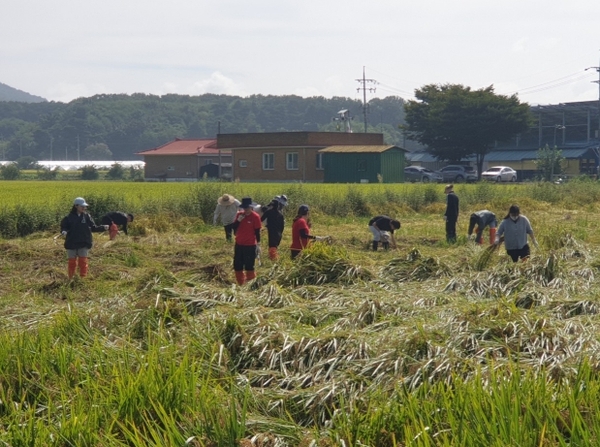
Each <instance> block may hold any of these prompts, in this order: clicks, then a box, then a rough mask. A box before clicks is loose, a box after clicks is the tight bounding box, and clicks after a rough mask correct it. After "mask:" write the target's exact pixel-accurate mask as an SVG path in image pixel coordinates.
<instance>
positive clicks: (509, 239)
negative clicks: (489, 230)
mask: <svg viewBox="0 0 600 447" xmlns="http://www.w3.org/2000/svg"><path fill="white" fill-rule="evenodd" d="M527 235H529V237H530V238H531V241H532V242H533V245H535V246H536V247H538V243H537V241H536V239H535V236H534V234H533V229H532V228H531V223H529V219H527V217H525V216H523V215H522V214H521V210H520V209H519V207H518V206H517V205H511V207H510V209H509V210H508V214H507V215H506V217H504V220H503V221H502V222H501V223H500V226H499V227H498V232H497V233H496V240H495V241H494V244H495V245H499V244H500V242H501V240H504V245H505V246H506V253H507V254H508V255H509V256H510V257H511V259H512V260H513V262H517V261H518V260H519V259H522V260H526V259H527V258H529V255H530V249H529V244H528V243H527Z"/></svg>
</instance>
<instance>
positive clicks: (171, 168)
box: [167, 166, 175, 171]
mask: <svg viewBox="0 0 600 447" xmlns="http://www.w3.org/2000/svg"><path fill="white" fill-rule="evenodd" d="M174 170H175V166H167V171H174Z"/></svg>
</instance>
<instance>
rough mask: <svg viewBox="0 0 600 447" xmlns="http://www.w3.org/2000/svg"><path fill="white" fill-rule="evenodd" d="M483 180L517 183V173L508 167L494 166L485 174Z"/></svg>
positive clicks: (482, 175) (482, 176)
mask: <svg viewBox="0 0 600 447" xmlns="http://www.w3.org/2000/svg"><path fill="white" fill-rule="evenodd" d="M481 178H482V179H483V180H491V181H493V182H516V181H517V171H515V170H514V169H513V168H510V167H508V166H494V167H492V168H489V169H488V170H487V171H485V172H483V173H482V174H481Z"/></svg>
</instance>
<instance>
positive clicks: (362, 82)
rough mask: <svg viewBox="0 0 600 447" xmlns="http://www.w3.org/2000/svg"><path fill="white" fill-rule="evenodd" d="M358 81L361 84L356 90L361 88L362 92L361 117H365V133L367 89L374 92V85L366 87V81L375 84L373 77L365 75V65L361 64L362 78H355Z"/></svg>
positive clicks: (358, 90)
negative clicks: (368, 77) (369, 77)
mask: <svg viewBox="0 0 600 447" xmlns="http://www.w3.org/2000/svg"><path fill="white" fill-rule="evenodd" d="M357 81H358V82H360V84H361V86H360V87H358V88H357V89H356V91H357V92H360V91H361V90H362V92H363V117H364V119H365V133H367V90H368V91H369V92H370V93H375V90H376V89H375V87H367V83H371V84H373V85H375V84H377V81H376V80H375V79H367V78H366V77H365V67H364V66H363V77H362V79H357Z"/></svg>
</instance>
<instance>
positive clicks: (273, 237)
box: [260, 195, 287, 261]
mask: <svg viewBox="0 0 600 447" xmlns="http://www.w3.org/2000/svg"><path fill="white" fill-rule="evenodd" d="M286 205H287V197H286V196H285V195H280V196H275V198H274V199H273V200H271V203H269V204H268V205H267V206H263V207H262V209H261V211H262V216H261V218H260V220H262V221H264V222H265V226H266V227H267V234H268V235H269V259H270V260H271V261H276V260H277V259H278V258H279V253H277V248H278V247H279V244H280V243H281V237H282V235H283V230H284V229H285V219H284V218H283V208H284V207H285V206H286Z"/></svg>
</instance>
